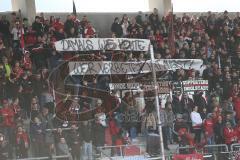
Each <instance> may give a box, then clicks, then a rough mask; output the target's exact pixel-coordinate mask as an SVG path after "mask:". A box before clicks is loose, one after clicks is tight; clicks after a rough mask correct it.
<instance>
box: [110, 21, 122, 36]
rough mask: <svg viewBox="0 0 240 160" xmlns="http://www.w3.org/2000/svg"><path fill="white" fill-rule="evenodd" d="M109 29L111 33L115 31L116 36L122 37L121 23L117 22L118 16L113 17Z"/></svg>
mask: <svg viewBox="0 0 240 160" xmlns="http://www.w3.org/2000/svg"><path fill="white" fill-rule="evenodd" d="M111 31H112V32H113V33H115V35H116V38H121V37H122V35H123V30H122V27H121V25H120V24H119V18H118V17H116V18H115V19H114V22H113V24H112V26H111Z"/></svg>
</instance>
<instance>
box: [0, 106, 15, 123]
mask: <svg viewBox="0 0 240 160" xmlns="http://www.w3.org/2000/svg"><path fill="white" fill-rule="evenodd" d="M0 115H1V116H3V122H2V125H3V126H4V127H14V126H15V123H14V112H13V110H12V108H9V107H6V108H2V109H1V110H0Z"/></svg>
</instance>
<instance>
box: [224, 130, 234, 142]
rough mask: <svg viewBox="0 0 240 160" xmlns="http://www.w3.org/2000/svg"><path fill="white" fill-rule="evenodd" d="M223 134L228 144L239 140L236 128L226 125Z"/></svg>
mask: <svg viewBox="0 0 240 160" xmlns="http://www.w3.org/2000/svg"><path fill="white" fill-rule="evenodd" d="M223 134H224V139H225V143H226V144H232V143H233V142H237V131H236V130H234V129H230V128H227V127H225V128H224V129H223Z"/></svg>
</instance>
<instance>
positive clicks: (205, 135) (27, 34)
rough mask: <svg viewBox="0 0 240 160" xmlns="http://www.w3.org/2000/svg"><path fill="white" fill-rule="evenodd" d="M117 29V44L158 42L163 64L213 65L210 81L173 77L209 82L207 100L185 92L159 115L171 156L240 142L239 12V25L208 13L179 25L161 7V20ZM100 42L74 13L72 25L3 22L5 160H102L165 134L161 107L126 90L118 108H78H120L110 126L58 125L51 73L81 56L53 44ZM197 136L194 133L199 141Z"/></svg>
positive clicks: (138, 56)
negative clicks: (55, 158)
mask: <svg viewBox="0 0 240 160" xmlns="http://www.w3.org/2000/svg"><path fill="white" fill-rule="evenodd" d="M171 26H172V27H171ZM109 28H111V31H112V37H113V38H115V37H116V38H122V37H125V38H141V39H150V40H151V43H152V44H153V46H154V51H155V58H157V59H160V58H165V59H171V58H174V59H195V58H197V59H202V60H203V62H204V65H205V66H206V69H205V70H204V71H203V72H202V73H201V72H200V71H197V70H183V69H179V70H177V71H169V72H167V74H164V75H165V76H166V77H167V79H168V80H170V81H182V80H188V79H191V80H196V79H204V80H208V83H209V91H208V92H207V94H206V97H203V93H202V92H201V91H200V92H196V93H195V95H194V96H193V97H190V96H188V95H187V94H186V93H184V94H176V95H173V97H169V98H168V99H167V102H166V105H165V108H161V109H160V115H161V116H160V118H161V122H162V128H163V139H164V148H165V149H168V144H169V143H171V144H172V143H178V144H180V145H187V144H189V145H194V144H195V143H198V144H199V143H200V142H202V144H214V143H216V144H222V143H226V144H228V145H230V144H232V143H235V142H238V141H239V137H240V125H238V124H239V120H240V92H239V91H240V81H239V76H240V68H239V67H240V16H239V14H238V13H237V15H235V16H233V17H232V18H230V15H228V12H227V11H225V12H224V13H221V14H215V13H211V12H208V14H207V15H201V16H199V17H197V16H192V17H190V16H188V15H186V14H183V16H182V17H176V16H175V15H172V14H171V13H170V14H169V15H167V16H164V17H160V16H159V15H158V11H157V9H154V12H153V13H150V14H146V15H145V14H143V13H141V12H139V14H138V15H137V16H136V17H128V15H126V14H124V15H123V16H122V18H119V17H117V18H115V19H114V22H113V24H112V26H109ZM170 28H172V29H170ZM170 32H174V37H175V38H174V39H173V41H174V49H173V46H171V47H170V45H169V39H170V36H169V35H170ZM96 36H97V34H96V30H95V29H94V27H93V26H92V25H91V23H90V21H89V20H88V18H87V16H83V18H82V19H81V20H78V18H77V16H75V15H68V16H67V19H66V21H65V22H63V20H61V19H60V18H55V17H54V16H51V17H50V18H49V19H48V18H46V17H45V16H44V14H43V13H41V14H40V16H36V18H35V21H34V22H33V23H32V25H29V24H28V20H27V19H26V18H23V19H22V18H21V16H20V17H19V15H18V13H12V14H11V19H10V20H7V19H6V17H5V16H2V19H1V20H0V37H1V38H0V98H1V103H0V104H1V108H0V125H1V127H0V133H1V134H0V159H6V158H9V159H12V158H13V157H17V158H25V157H29V156H30V155H29V150H31V153H30V154H31V156H35V157H41V156H49V155H53V154H55V153H56V154H57V155H68V154H69V155H70V154H71V156H72V158H73V159H79V158H80V157H81V158H83V159H93V157H92V153H93V148H94V147H93V146H97V147H98V146H104V145H122V144H129V143H133V142H134V140H135V139H136V137H137V136H138V134H142V135H146V134H148V133H150V132H154V133H157V128H158V124H157V117H156V115H157V114H156V109H155V107H154V105H153V103H151V102H148V101H147V100H146V101H145V100H144V98H141V97H140V96H139V94H134V95H133V94H132V93H131V92H126V93H125V96H124V97H123V98H122V99H119V97H118V96H117V94H116V92H113V93H112V95H111V96H112V99H111V100H110V99H109V101H106V99H98V100H97V101H94V102H85V103H84V102H79V103H80V108H81V111H86V110H88V109H90V108H91V106H99V107H100V106H101V107H102V108H105V107H110V108H111V107H112V108H115V107H116V108H117V109H116V110H115V111H114V112H113V113H109V114H107V120H106V122H107V124H105V123H102V121H101V119H98V118H96V119H94V120H93V121H89V122H88V121H85V122H81V123H76V122H74V123H71V122H69V123H67V122H66V121H61V120H59V119H57V118H56V116H55V114H54V109H53V108H54V97H53V95H52V93H51V92H50V88H49V85H48V82H49V79H48V75H49V73H50V72H51V71H52V70H53V69H54V68H55V67H57V66H58V65H59V64H60V62H61V60H67V59H69V58H71V57H73V54H72V53H66V54H65V53H60V52H57V51H56V50H55V49H54V42H55V41H58V40H62V39H65V38H80V37H85V38H94V37H96ZM22 39H24V45H23V41H22ZM23 46H24V48H23ZM88 56H89V57H90V58H91V60H116V61H133V62H134V61H144V60H145V59H146V58H148V56H149V55H147V54H145V53H143V52H142V53H135V52H117V53H113V52H112V53H110V54H105V53H99V52H97V53H94V52H93V53H90V54H88ZM81 57H82V56H80V57H79V59H81ZM89 57H87V58H89ZM124 78H126V77H123V79H124ZM109 81H110V80H109V79H108V78H106V77H100V78H98V77H95V78H93V79H91V81H85V80H83V81H82V82H80V83H81V84H82V85H85V86H89V87H93V86H94V87H96V89H106V86H107V85H106V84H107V83H106V82H109ZM123 82H124V80H123ZM56 83H57V82H56ZM81 94H85V93H81ZM91 94H95V93H94V92H93V93H91ZM66 99H67V98H66ZM89 104H90V106H88V105H89ZM105 105H106V106H105ZM100 112H101V111H100ZM122 115H131V116H130V117H131V118H130V119H129V118H126V119H127V121H123V119H122V118H119V117H121V116H122ZM125 117H126V116H125ZM139 117H141V118H139ZM126 119H125V120H126ZM139 120H141V121H139ZM173 122H174V126H172V124H173ZM67 127H70V128H68V129H66V128H67ZM191 133H194V138H193V134H191ZM80 150H81V152H80ZM96 152H98V151H96ZM13 153H15V155H13ZM80 153H81V154H80ZM112 154H113V155H114V154H118V150H112ZM63 159H64V158H63Z"/></svg>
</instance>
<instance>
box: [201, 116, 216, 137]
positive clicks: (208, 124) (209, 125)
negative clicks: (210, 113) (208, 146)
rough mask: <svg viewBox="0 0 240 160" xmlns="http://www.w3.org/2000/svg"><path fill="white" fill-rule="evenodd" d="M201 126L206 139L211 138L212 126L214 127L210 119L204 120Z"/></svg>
mask: <svg viewBox="0 0 240 160" xmlns="http://www.w3.org/2000/svg"><path fill="white" fill-rule="evenodd" d="M203 125H204V130H205V135H206V136H207V137H209V136H212V135H213V126H214V123H213V120H212V119H206V120H205V121H204V124H203Z"/></svg>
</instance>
